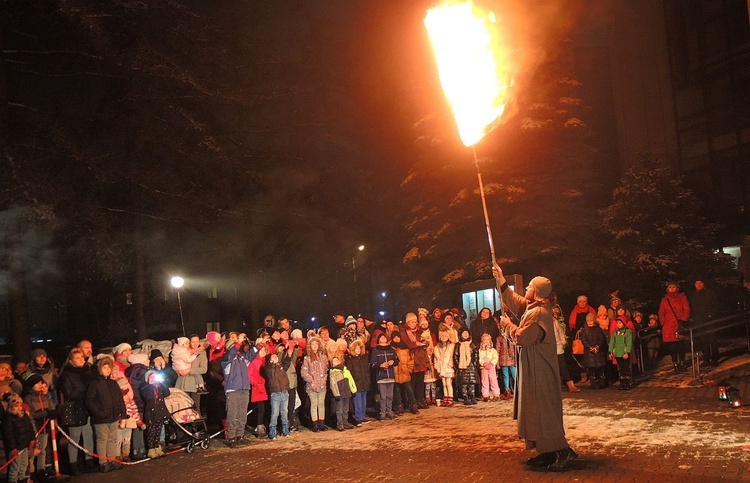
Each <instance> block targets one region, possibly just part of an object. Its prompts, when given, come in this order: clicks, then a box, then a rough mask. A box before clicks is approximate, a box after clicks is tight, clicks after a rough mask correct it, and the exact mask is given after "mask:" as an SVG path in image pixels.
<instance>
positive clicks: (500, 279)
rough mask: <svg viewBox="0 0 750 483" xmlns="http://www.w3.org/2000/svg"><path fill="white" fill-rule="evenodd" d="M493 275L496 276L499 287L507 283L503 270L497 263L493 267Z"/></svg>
mask: <svg viewBox="0 0 750 483" xmlns="http://www.w3.org/2000/svg"><path fill="white" fill-rule="evenodd" d="M492 275H494V276H495V280H497V284H498V285H502V284H504V283H505V276H504V275H503V269H502V268H500V265H498V264H497V263H494V264H493V265H492Z"/></svg>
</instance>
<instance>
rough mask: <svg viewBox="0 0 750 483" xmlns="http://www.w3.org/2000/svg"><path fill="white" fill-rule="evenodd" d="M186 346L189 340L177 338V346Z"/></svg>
mask: <svg viewBox="0 0 750 483" xmlns="http://www.w3.org/2000/svg"><path fill="white" fill-rule="evenodd" d="M186 344H190V339H188V338H187V337H178V338H177V345H180V346H184V345H186Z"/></svg>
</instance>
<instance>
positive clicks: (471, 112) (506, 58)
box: [424, 1, 513, 146]
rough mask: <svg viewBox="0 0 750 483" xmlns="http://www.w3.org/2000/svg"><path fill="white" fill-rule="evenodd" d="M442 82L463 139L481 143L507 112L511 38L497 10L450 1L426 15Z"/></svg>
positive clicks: (467, 2)
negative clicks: (502, 29)
mask: <svg viewBox="0 0 750 483" xmlns="http://www.w3.org/2000/svg"><path fill="white" fill-rule="evenodd" d="M424 23H425V26H426V27H427V32H428V34H429V36H430V41H431V42H432V46H433V49H434V51H435V59H436V61H437V68H438V73H439V75H440V84H441V85H442V87H443V91H444V92H445V95H446V97H447V98H448V102H449V103H450V105H451V109H452V110H453V115H454V116H455V118H456V124H457V125H458V133H459V135H460V136H461V141H462V142H463V143H464V145H466V146H472V145H474V144H475V143H477V142H478V141H479V140H480V139H482V137H484V135H485V134H487V133H488V132H490V131H491V130H492V129H493V128H494V127H495V125H496V123H497V121H498V120H499V118H500V117H501V116H502V115H503V112H504V111H505V107H506V105H507V104H508V100H509V98H510V86H511V83H512V78H513V76H512V74H513V72H512V71H513V65H512V62H511V60H510V59H511V55H510V53H511V52H510V48H509V42H508V39H507V38H503V37H502V35H501V32H500V28H499V26H498V24H497V18H496V17H495V15H494V13H492V12H487V11H484V10H482V9H480V8H479V7H477V6H475V5H473V4H472V3H471V2H470V1H460V2H457V1H447V2H443V3H441V4H440V5H438V6H437V7H435V8H432V9H430V10H428V11H427V16H426V17H425V19H424Z"/></svg>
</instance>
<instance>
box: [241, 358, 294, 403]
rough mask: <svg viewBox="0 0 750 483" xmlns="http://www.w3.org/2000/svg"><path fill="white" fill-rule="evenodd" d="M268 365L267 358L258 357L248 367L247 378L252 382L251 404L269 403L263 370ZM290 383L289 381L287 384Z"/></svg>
mask: <svg viewBox="0 0 750 483" xmlns="http://www.w3.org/2000/svg"><path fill="white" fill-rule="evenodd" d="M265 365H266V358H265V357H256V358H255V359H253V361H252V362H251V363H250V365H249V366H247V377H248V380H249V381H250V387H251V389H250V402H260V401H268V391H266V378H265V377H263V372H264V371H263V369H264V367H265ZM288 382H289V381H288V380H287V383H288Z"/></svg>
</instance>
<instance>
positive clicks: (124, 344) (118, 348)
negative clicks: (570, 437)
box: [115, 342, 133, 354]
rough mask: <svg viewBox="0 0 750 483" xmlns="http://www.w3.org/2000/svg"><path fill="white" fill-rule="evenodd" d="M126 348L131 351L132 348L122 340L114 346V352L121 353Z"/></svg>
mask: <svg viewBox="0 0 750 483" xmlns="http://www.w3.org/2000/svg"><path fill="white" fill-rule="evenodd" d="M128 350H130V351H132V350H133V348H132V347H131V346H130V344H128V343H127V342H123V343H122V344H117V345H116V346H115V354H122V353H123V352H125V351H128Z"/></svg>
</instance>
